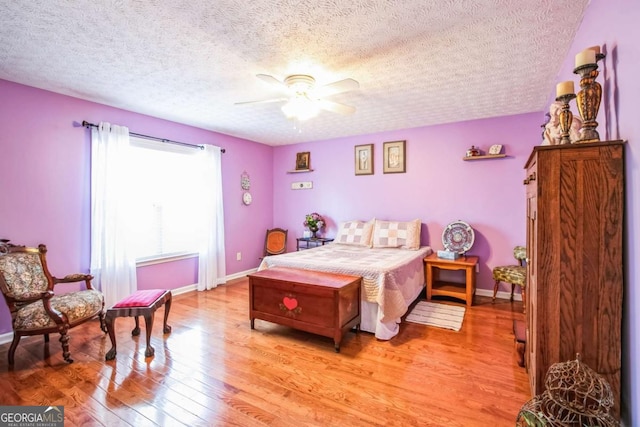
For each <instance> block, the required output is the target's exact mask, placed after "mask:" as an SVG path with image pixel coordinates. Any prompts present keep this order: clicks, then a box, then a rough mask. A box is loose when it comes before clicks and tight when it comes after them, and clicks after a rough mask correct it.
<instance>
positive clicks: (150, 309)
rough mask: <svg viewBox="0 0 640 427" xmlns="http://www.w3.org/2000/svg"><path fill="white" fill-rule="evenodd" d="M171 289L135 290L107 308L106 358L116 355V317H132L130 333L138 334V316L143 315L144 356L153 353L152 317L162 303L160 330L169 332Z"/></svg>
mask: <svg viewBox="0 0 640 427" xmlns="http://www.w3.org/2000/svg"><path fill="white" fill-rule="evenodd" d="M171 298H172V295H171V291H167V290H164V289H149V290H141V291H136V292H134V293H133V294H131V295H130V296H128V297H127V298H125V299H123V300H122V301H120V302H118V303H117V304H116V305H114V306H113V307H112V308H110V309H108V310H107V315H106V316H105V322H106V324H107V331H108V332H109V338H110V339H111V350H109V351H108V352H107V354H106V355H105V359H106V360H112V359H114V358H115V357H116V333H115V323H114V322H115V319H116V318H117V317H134V318H135V322H136V326H135V328H134V329H133V330H132V331H131V335H133V336H138V335H140V323H139V320H138V316H143V317H144V323H145V329H146V333H147V348H146V350H145V352H144V355H145V356H146V357H151V356H153V355H154V354H155V349H154V348H153V347H152V346H151V330H152V329H153V318H154V314H155V312H156V310H157V309H158V308H159V307H161V306H162V305H163V304H164V325H163V329H162V331H163V332H164V333H165V334H168V333H169V332H171V326H169V325H168V324H167V319H168V318H169V310H171Z"/></svg>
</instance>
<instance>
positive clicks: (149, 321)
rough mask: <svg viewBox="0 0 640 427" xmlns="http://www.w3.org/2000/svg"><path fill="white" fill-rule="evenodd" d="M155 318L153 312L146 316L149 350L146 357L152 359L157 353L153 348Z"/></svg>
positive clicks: (150, 311)
mask: <svg viewBox="0 0 640 427" xmlns="http://www.w3.org/2000/svg"><path fill="white" fill-rule="evenodd" d="M153 318H154V312H153V311H152V310H149V312H148V313H146V314H145V315H144V324H145V327H146V328H145V329H146V333H147V349H146V350H145V352H144V355H145V357H151V356H153V355H154V354H155V352H156V350H155V349H154V348H153V347H151V330H152V329H153ZM136 319H137V318H136Z"/></svg>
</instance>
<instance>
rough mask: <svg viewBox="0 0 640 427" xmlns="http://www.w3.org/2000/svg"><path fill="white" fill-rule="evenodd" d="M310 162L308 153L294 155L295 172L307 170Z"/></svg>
mask: <svg viewBox="0 0 640 427" xmlns="http://www.w3.org/2000/svg"><path fill="white" fill-rule="evenodd" d="M310 160H311V153H310V152H309V151H305V152H302V153H297V154H296V170H297V171H302V170H309V167H310Z"/></svg>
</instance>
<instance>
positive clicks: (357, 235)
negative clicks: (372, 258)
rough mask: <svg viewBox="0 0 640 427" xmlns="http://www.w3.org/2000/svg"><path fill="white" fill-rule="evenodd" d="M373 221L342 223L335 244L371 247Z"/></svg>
mask: <svg viewBox="0 0 640 427" xmlns="http://www.w3.org/2000/svg"><path fill="white" fill-rule="evenodd" d="M374 221H375V219H372V220H371V221H368V222H364V221H346V222H341V223H340V225H339V226H338V233H337V235H336V237H335V239H334V240H333V242H334V243H341V244H343V245H355V246H369V247H370V246H371V234H372V231H373V223H374Z"/></svg>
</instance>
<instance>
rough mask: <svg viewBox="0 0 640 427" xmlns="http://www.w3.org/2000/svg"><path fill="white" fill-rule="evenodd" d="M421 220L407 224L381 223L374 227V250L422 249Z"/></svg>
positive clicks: (376, 223) (378, 222) (397, 222)
mask: <svg viewBox="0 0 640 427" xmlns="http://www.w3.org/2000/svg"><path fill="white" fill-rule="evenodd" d="M421 228H422V223H421V222H420V220H419V219H416V220H413V221H407V222H400V221H379V220H376V222H375V225H374V227H373V247H374V248H401V249H411V250H417V249H420V229H421Z"/></svg>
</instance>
